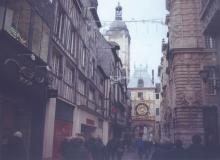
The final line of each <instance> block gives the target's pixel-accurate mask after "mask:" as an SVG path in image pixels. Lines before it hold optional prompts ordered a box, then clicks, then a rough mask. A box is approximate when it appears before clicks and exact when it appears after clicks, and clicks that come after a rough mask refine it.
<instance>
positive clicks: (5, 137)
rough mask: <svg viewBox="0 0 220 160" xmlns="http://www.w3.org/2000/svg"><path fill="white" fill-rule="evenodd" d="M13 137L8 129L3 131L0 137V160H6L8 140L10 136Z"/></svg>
mask: <svg viewBox="0 0 220 160" xmlns="http://www.w3.org/2000/svg"><path fill="white" fill-rule="evenodd" d="M12 135H13V133H12V130H11V129H10V128H5V129H4V130H3V134H2V137H1V144H0V145H1V153H0V155H1V157H0V159H1V160H8V157H7V156H8V145H9V144H8V143H9V140H10V139H11V136H12Z"/></svg>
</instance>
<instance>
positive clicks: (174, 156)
mask: <svg viewBox="0 0 220 160" xmlns="http://www.w3.org/2000/svg"><path fill="white" fill-rule="evenodd" d="M167 158H168V159H170V160H186V153H185V150H184V148H183V143H182V141H181V140H179V139H178V140H176V142H175V146H174V149H172V150H171V151H168V153H167Z"/></svg>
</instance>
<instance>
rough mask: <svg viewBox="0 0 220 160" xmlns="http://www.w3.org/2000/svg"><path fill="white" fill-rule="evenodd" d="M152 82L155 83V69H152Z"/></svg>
mask: <svg viewBox="0 0 220 160" xmlns="http://www.w3.org/2000/svg"><path fill="white" fill-rule="evenodd" d="M152 83H153V85H154V70H153V69H152Z"/></svg>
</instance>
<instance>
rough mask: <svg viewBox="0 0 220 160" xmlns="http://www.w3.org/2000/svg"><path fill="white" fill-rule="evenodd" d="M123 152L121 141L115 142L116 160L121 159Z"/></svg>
mask: <svg viewBox="0 0 220 160" xmlns="http://www.w3.org/2000/svg"><path fill="white" fill-rule="evenodd" d="M124 151H125V146H124V143H123V140H122V139H121V140H119V141H118V142H117V150H116V155H117V160H121V159H122V156H123V153H124Z"/></svg>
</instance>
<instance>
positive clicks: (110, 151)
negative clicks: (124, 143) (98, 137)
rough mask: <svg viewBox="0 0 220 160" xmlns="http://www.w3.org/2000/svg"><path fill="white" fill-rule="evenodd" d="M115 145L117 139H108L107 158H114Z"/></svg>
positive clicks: (108, 159)
mask: <svg viewBox="0 0 220 160" xmlns="http://www.w3.org/2000/svg"><path fill="white" fill-rule="evenodd" d="M116 147H117V140H116V139H114V138H112V139H110V140H109V141H108V143H107V145H106V153H107V155H106V158H107V160H115V157H116Z"/></svg>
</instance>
